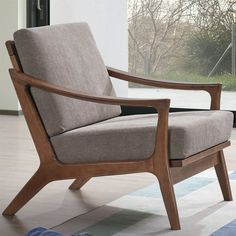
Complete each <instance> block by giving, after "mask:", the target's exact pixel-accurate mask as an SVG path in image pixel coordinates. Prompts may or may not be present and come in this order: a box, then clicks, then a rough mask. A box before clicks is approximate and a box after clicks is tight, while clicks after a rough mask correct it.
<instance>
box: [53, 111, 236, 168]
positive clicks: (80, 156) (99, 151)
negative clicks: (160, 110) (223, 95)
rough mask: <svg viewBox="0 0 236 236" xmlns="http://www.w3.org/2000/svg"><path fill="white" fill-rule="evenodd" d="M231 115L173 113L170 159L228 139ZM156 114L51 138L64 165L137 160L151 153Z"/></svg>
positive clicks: (121, 118) (221, 113) (193, 152)
mask: <svg viewBox="0 0 236 236" xmlns="http://www.w3.org/2000/svg"><path fill="white" fill-rule="evenodd" d="M232 124H233V114H232V113H231V112H225V111H202V112H180V113H172V114H170V117H169V157H170V158H171V159H184V158H187V157H189V156H191V155H193V154H196V153H198V152H200V151H203V150H205V149H208V148H210V147H212V146H215V145H217V144H219V143H222V142H224V141H227V140H228V139H229V137H230V134H231V130H232ZM156 125H157V114H153V115H134V116H124V117H116V118H113V119H110V120H107V121H103V122H99V123H97V124H93V125H90V126H86V127H82V128H79V129H75V130H72V131H68V132H66V133H63V134H60V135H57V136H54V137H52V138H51V141H52V144H53V147H54V150H55V152H56V154H57V157H58V159H59V160H60V161H62V162H64V163H84V162H97V161H98V162H99V161H111V160H114V161H118V160H139V159H146V158H148V157H150V156H151V155H152V153H153V151H154V146H155V133H156Z"/></svg>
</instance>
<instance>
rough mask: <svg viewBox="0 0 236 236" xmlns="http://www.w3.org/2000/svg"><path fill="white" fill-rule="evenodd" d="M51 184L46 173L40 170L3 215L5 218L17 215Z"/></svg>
mask: <svg viewBox="0 0 236 236" xmlns="http://www.w3.org/2000/svg"><path fill="white" fill-rule="evenodd" d="M49 182H51V180H49V179H47V177H46V175H45V172H44V171H43V170H42V169H41V168H39V169H38V171H36V173H35V174H34V175H33V176H32V177H31V179H30V180H29V181H28V182H27V183H26V185H25V186H24V187H23V188H22V189H21V191H20V192H19V193H18V194H17V195H16V197H15V198H14V199H13V201H12V202H11V203H10V204H9V206H8V207H7V208H6V209H5V210H4V212H3V213H2V214H3V215H5V216H12V215H15V213H16V212H17V211H19V210H20V209H21V208H22V207H23V206H24V205H25V204H26V203H27V202H28V201H29V200H30V199H32V198H33V197H34V196H35V195H36V194H37V193H38V192H39V191H40V190H41V189H42V188H43V187H44V186H45V185H47V184H48V183H49Z"/></svg>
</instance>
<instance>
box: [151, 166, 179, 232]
mask: <svg viewBox="0 0 236 236" xmlns="http://www.w3.org/2000/svg"><path fill="white" fill-rule="evenodd" d="M155 175H156V177H157V178H158V180H159V185H160V189H161V193H162V197H163V201H164V204H165V208H166V211H167V215H168V218H169V222H170V226H171V229H172V230H180V229H181V227H180V221H179V214H178V209H177V203H176V198H175V193H174V188H173V182H172V178H171V175H170V171H169V169H168V167H167V168H164V169H159V170H158V171H157V173H156V174H155Z"/></svg>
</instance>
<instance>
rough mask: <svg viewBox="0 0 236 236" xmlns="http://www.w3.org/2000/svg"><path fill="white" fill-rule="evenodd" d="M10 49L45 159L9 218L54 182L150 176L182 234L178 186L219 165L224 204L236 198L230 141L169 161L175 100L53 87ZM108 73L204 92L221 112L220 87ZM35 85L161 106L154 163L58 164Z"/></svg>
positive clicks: (27, 115)
mask: <svg viewBox="0 0 236 236" xmlns="http://www.w3.org/2000/svg"><path fill="white" fill-rule="evenodd" d="M6 46H7V49H8V53H9V56H10V58H11V62H12V64H13V67H14V69H10V70H9V71H10V75H11V78H12V82H13V84H14V87H15V90H16V93H17V95H18V98H19V101H20V104H21V106H22V110H23V112H24V115H25V119H26V122H27V124H28V127H29V130H30V132H31V135H32V138H33V141H34V144H35V147H36V149H37V152H38V155H39V158H40V166H39V168H38V170H37V171H36V173H35V174H34V175H33V176H32V178H31V179H30V180H29V181H28V182H27V183H26V185H25V186H24V187H23V188H22V190H21V191H20V192H19V193H18V194H17V196H16V197H15V198H14V200H13V201H12V202H11V203H10V204H9V206H8V207H7V208H6V209H5V211H4V212H3V215H14V214H15V213H16V212H17V211H18V210H19V209H20V208H22V207H23V206H24V205H25V204H26V203H27V202H28V201H29V200H30V199H31V198H32V197H34V196H35V194H36V193H38V192H39V191H40V190H41V189H42V188H43V187H44V186H45V185H47V184H48V183H49V182H51V181H55V180H62V179H75V180H74V182H73V183H72V184H71V186H70V187H69V188H70V189H73V190H77V189H80V188H81V187H82V186H83V185H84V184H86V183H87V182H88V181H89V180H90V179H91V178H92V177H96V176H105V175H118V174H129V173H138V172H150V173H152V174H154V175H155V176H156V177H157V179H158V180H159V184H160V189H161V192H162V196H163V200H164V204H165V207H166V211H167V215H168V218H169V222H170V225H171V229H173V230H178V229H180V222H179V216H178V210H177V204H176V199H175V194H174V189H173V185H174V184H175V183H178V182H180V181H182V180H184V179H186V178H188V177H191V176H193V175H195V174H197V173H199V172H201V171H204V170H206V169H208V168H211V167H215V171H216V174H217V177H218V180H219V184H220V187H221V190H222V193H223V197H224V200H225V201H231V200H232V194H231V189H230V183H229V178H228V174H227V169H226V165H225V159H224V155H223V149H224V148H225V147H227V146H229V145H230V142H229V141H227V142H225V143H221V144H219V145H217V146H214V147H212V148H210V149H207V150H205V151H203V152H200V153H198V154H196V155H193V156H191V157H189V158H187V159H184V160H169V158H168V115H169V105H170V100H169V99H128V98H125V99H123V98H117V97H114V98H112V97H98V96H91V95H89V94H86V93H84V92H80V91H74V90H71V89H67V88H63V87H60V86H57V85H53V84H50V83H47V82H45V81H43V80H39V79H37V78H33V77H31V76H29V75H26V74H24V73H23V70H22V66H21V63H20V60H19V57H18V55H17V51H16V48H15V44H14V41H7V42H6ZM107 70H108V73H109V75H110V76H111V77H115V78H117V79H121V80H126V81H130V82H134V83H140V84H144V85H150V86H154V87H162V88H168V89H182V90H204V91H206V92H208V93H209V94H210V96H211V106H210V108H211V109H212V110H218V109H220V96H221V85H220V84H192V83H175V82H166V81H157V80H152V79H149V78H145V77H141V76H136V75H133V74H130V73H126V72H123V71H119V70H115V69H112V68H107ZM31 87H36V88H38V89H41V90H44V91H47V92H50V93H55V94H58V95H62V96H66V97H70V98H74V99H80V100H84V101H89V102H94V103H102V104H110V105H126V106H147V107H153V108H155V109H156V110H157V112H158V124H157V132H156V146H155V151H154V153H153V154H152V156H151V157H150V158H149V159H146V160H138V161H111V162H99V163H86V164H63V163H61V162H60V161H59V160H57V157H56V154H55V152H54V150H53V148H52V145H51V143H50V139H49V136H48V135H47V133H46V131H45V128H44V125H43V123H42V121H41V118H40V115H39V113H38V111H37V108H36V106H35V103H34V101H33V99H32V96H31V93H30V88H31Z"/></svg>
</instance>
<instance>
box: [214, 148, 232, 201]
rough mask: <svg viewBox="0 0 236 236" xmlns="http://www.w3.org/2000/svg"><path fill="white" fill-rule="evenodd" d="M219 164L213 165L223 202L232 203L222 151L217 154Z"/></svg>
mask: <svg viewBox="0 0 236 236" xmlns="http://www.w3.org/2000/svg"><path fill="white" fill-rule="evenodd" d="M218 155H219V157H218V158H219V163H218V164H217V165H215V171H216V175H217V178H218V181H219V184H220V187H221V191H222V194H223V197H224V200H225V201H232V200H233V197H232V192H231V188H230V182H229V176H228V172H227V167H226V164H225V158H224V153H223V151H220V152H219V153H218Z"/></svg>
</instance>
